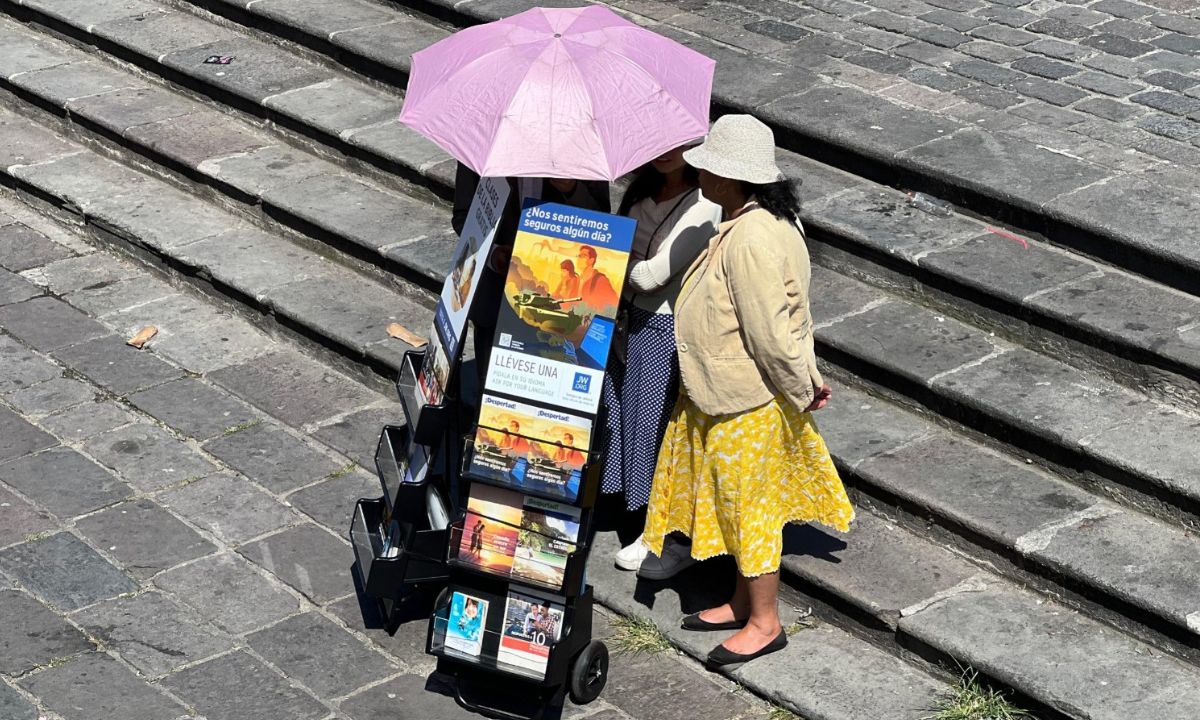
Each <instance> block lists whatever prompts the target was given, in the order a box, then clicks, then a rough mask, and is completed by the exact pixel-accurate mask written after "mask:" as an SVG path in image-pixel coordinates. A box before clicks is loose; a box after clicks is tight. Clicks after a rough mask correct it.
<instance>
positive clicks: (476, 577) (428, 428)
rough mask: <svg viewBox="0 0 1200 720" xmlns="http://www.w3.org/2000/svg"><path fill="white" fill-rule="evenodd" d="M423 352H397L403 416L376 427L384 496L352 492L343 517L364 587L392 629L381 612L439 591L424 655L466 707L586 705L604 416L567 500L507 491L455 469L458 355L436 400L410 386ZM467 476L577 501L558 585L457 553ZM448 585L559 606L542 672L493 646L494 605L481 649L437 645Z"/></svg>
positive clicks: (600, 678) (499, 711)
mask: <svg viewBox="0 0 1200 720" xmlns="http://www.w3.org/2000/svg"><path fill="white" fill-rule="evenodd" d="M422 355H423V354H422V353H421V352H418V351H409V352H408V353H406V354H405V360H404V365H403V369H402V372H401V374H400V377H399V379H398V380H397V383H396V389H397V394H398V395H399V397H400V401H401V405H402V406H403V408H404V414H405V421H406V424H405V425H403V426H386V427H384V428H383V430H382V432H381V433H380V438H379V445H378V448H377V450H376V455H375V462H376V470H377V471H378V474H379V479H380V485H381V488H382V490H383V497H382V498H377V499H368V498H364V499H361V500H359V501H358V504H357V506H356V508H355V513H354V517H353V519H352V522H351V528H350V540H351V543H352V544H353V546H354V552H355V555H356V558H357V560H358V568H359V572H360V574H361V579H362V583H363V589H364V591H365V592H366V594H367V595H369V596H371V597H374V598H376V599H377V600H378V601H379V602H380V604H381V607H382V609H383V612H384V616H385V617H387V618H388V626H389V628H393V629H394V624H393V622H392V618H394V617H395V614H396V612H397V608H398V605H399V604H400V603H401V601H402V600H403V599H404V598H405V597H407V596H408V595H409V594H410V593H412V592H413V591H415V590H418V589H432V590H440V593H439V595H438V598H437V600H436V602H435V604H434V612H433V615H432V617H431V618H430V621H429V631H428V635H427V639H426V651H427V652H428V653H429V654H431V655H434V656H435V657H437V658H438V669H439V671H440V672H442V673H444V674H445V675H447V676H449V677H451V678H453V680H454V684H455V697H456V700H457V701H458V703H459V704H460V705H462V706H463V707H465V708H467V709H469V710H472V711H474V712H478V713H480V714H483V715H487V716H491V717H496V718H502V719H503V720H531V719H537V718H541V717H542V716H543V714H544V713H545V710H546V708H547V707H561V706H562V702H563V700H564V698H565V696H566V695H568V694H569V695H570V697H571V699H572V700H574V701H575V702H576V703H579V704H584V703H588V702H591V701H592V700H594V699H596V697H598V696H599V694H600V692H601V691H602V690H603V688H604V685H605V683H606V682H607V672H608V649H607V648H606V647H605V646H604V644H603V643H601V642H599V641H596V640H593V639H592V602H593V600H592V590H591V587H590V586H587V585H585V584H584V582H583V579H584V574H585V566H586V563H587V556H588V551H589V550H590V538H591V532H590V530H591V523H592V518H591V513H592V510H593V506H594V503H595V499H596V496H597V494H598V491H599V485H600V477H599V467H600V462H599V461H600V459H601V458H600V457H599V455H598V453H597V452H596V451H595V448H596V447H597V446H598V445H599V444H600V442H599V439H600V437H601V435H602V432H601V430H602V428H603V422H602V420H603V418H602V417H598V418H596V421H595V425H594V430H593V433H592V437H591V442H592V448H590V449H589V452H588V454H587V460H588V462H587V464H586V465H585V466H584V468H583V469H582V470H581V471H580V476H581V477H580V486H579V488H578V492H577V493H575V495H574V497H572V498H563V497H560V496H555V495H552V494H549V495H548V494H544V493H539V492H538V491H537V490H536V489H531V488H522V487H514V486H513V485H512V484H506V483H504V482H500V481H497V480H496V479H495V478H484V477H473V476H472V475H471V474H470V473H469V472H466V468H467V466H468V464H469V461H470V457H471V453H472V452H473V432H472V433H470V434H469V435H468V434H467V433H465V432H464V431H466V430H467V429H468V427H464V426H463V425H462V420H463V418H462V415H463V413H462V412H461V408H462V405H461V402H460V400H461V399H460V398H458V397H457V396H456V395H455V394H452V392H451V390H452V388H454V387H457V378H456V375H457V374H458V372H459V363H454V365H453V366H452V372H451V378H450V383H449V384H450V387H449V388H447V395H446V397H445V398H444V399H443V402H442V403H441V404H438V405H430V404H423V403H422V402H421V397H420V396H419V392H420V390H419V389H418V388H417V369H418V368H420V367H421V359H422ZM470 427H471V429H473V426H470ZM422 453H423V455H424V461H425V470H424V474H423V475H422V474H421V473H418V472H414V471H413V467H412V465H413V462H414V461H413V458H414V457H417V458H420V457H421V456H422ZM470 483H480V484H486V485H497V486H500V487H506V488H509V489H512V490H516V491H518V492H521V493H522V494H528V495H531V496H534V497H542V498H544V499H551V500H554V501H556V502H564V501H565V504H569V505H573V506H574V507H577V508H579V510H580V524H579V532H578V538H577V542H576V543H575V544H574V545H575V547H574V551H573V552H571V553H570V554H569V556H568V559H567V563H566V568H565V570H564V579H563V582H562V583H561V584H559V585H557V586H554V587H550V586H548V585H547V584H544V583H538V582H526V581H525V580H524V579H521V578H515V577H505V576H500V575H495V574H491V573H488V572H486V571H484V570H481V569H479V568H477V567H474V566H472V565H470V564H467V563H463V562H459V561H458V560H457V557H456V556H457V554H458V549H459V546H460V543H459V538H460V536H461V535H460V534H461V532H462V523H463V521H464V519H465V517H466V510H465V504H466V496H467V492H466V488H467V487H468V486H469V484H470ZM438 501H441V502H443V503H444V506H445V510H446V512H445V514H444V516H443V517H442V518H441V519H440V521H439V519H438V518H434V517H432V516H431V514H430V503H431V502H433V503H436V502H438ZM456 591H460V592H463V593H468V594H470V595H471V596H473V597H476V598H488V599H489V601H490V602H495V603H496V604H497V607H499V608H501V610H503V608H504V606H505V602H506V599H507V598H508V596H509V594H510V593H512V592H517V593H520V594H521V595H525V596H528V597H531V598H536V599H540V600H543V601H545V602H546V603H547V604H551V605H556V606H559V607H561V608H563V623H562V627H561V632H560V634H559V639H558V641H557V642H554V643H553V644H551V645H550V646H549V653H548V656H547V658H546V664H545V670H544V672H539V671H538V670H537V669H530V668H528V667H523V666H521V665H519V664H513V663H508V662H504V661H503V660H502V659H500V658H499V657H498V653H497V652H496V650H495V649H496V647H498V643H499V636H500V633H502V632H503V622H504V613H503V612H502V611H501V612H498V613H493V614H492V615H491V616H489V618H488V620H489V622H488V625H489V627H488V628H484V629H482V632H483V633H484V640H483V642H484V644H487V645H488V648H489V650H490V652H487V653H484V652H482V651H481V652H479V653H478V654H474V655H472V654H470V653H464V652H460V651H457V650H455V649H454V648H453V647H451V646H450V645H448V644H447V643H446V642H445V637H446V625H447V623H448V622H449V608H450V598H451V597H452V595H453V593H454V592H456ZM506 699H507V700H515V701H517V702H516V703H515V704H516V705H524V706H525V709H524V710H521V711H514V710H513V709H512V708H511V707H509V708H505V707H503V705H504V704H505V703H503V702H499V701H502V700H506ZM521 701H524V702H521ZM511 704H512V703H510V705H511Z"/></svg>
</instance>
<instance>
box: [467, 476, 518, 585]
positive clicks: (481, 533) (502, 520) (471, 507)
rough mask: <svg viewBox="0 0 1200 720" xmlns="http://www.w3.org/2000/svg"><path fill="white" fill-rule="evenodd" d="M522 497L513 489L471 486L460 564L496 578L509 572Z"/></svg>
mask: <svg viewBox="0 0 1200 720" xmlns="http://www.w3.org/2000/svg"><path fill="white" fill-rule="evenodd" d="M522 499H523V497H522V495H521V494H520V493H518V492H515V491H513V490H505V489H503V488H497V487H491V486H490V485H483V484H474V485H472V486H471V494H470V496H469V497H468V498H467V515H466V521H465V522H464V524H463V531H462V539H461V540H459V546H458V560H459V562H465V563H470V564H472V565H476V566H478V567H480V568H482V569H484V570H487V571H488V572H492V573H496V574H497V575H508V574H509V573H510V572H511V571H512V565H513V556H514V555H515V554H516V551H517V536H518V532H519V528H520V527H521V515H522V513H523V504H522Z"/></svg>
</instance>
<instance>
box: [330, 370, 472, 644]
mask: <svg viewBox="0 0 1200 720" xmlns="http://www.w3.org/2000/svg"><path fill="white" fill-rule="evenodd" d="M421 358H422V354H421V353H412V352H410V353H408V354H407V355H406V357H405V364H404V366H403V368H402V370H401V374H400V377H399V379H398V380H397V382H396V387H397V388H398V389H399V391H400V399H401V404H402V406H403V408H404V414H405V416H406V417H405V419H406V420H407V421H408V422H406V423H405V424H404V425H385V426H384V427H383V429H382V430H381V431H380V433H379V441H378V444H377V445H376V450H375V469H376V472H377V474H378V476H379V485H380V490H381V491H382V496H381V497H379V498H363V499H361V500H359V501H358V503H357V505H356V506H355V509H354V515H353V516H352V518H351V523H350V543H351V545H352V546H353V548H354V555H355V559H356V561H357V567H358V572H359V575H360V579H361V583H362V588H363V591H364V593H365V594H366V595H367V596H369V597H371V598H373V599H375V600H376V601H377V602H379V604H380V605H381V606H382V609H383V614H384V616H385V617H386V618H387V619H388V626H389V627H390V626H393V624H394V623H393V622H392V618H393V614H394V612H395V611H396V610H397V609H398V605H399V602H400V601H401V600H402V599H404V598H405V597H407V596H408V595H409V594H410V593H411V592H412V591H414V590H416V589H418V588H432V589H434V590H437V589H440V587H441V586H442V585H444V584H445V582H446V580H447V578H448V569H447V564H446V544H447V537H448V534H449V521H450V520H451V519H452V518H454V517H455V516H457V514H458V510H457V505H456V503H457V498H456V491H457V480H456V475H457V464H458V463H457V462H452V463H448V461H449V460H452V459H453V456H454V455H455V454H456V446H457V443H456V442H447V438H454V437H457V430H456V429H454V428H452V427H450V426H449V425H448V424H447V420H448V419H449V418H450V417H452V416H451V415H450V413H448V412H447V411H446V406H445V405H442V406H434V405H425V406H424V407H419V406H418V405H416V404H415V403H416V402H417V401H416V397H415V395H414V393H415V390H414V391H413V392H409V393H408V394H407V396H406V389H409V390H411V389H413V388H415V387H416V368H417V367H419V366H420V362H421ZM414 360H415V364H414ZM410 428H411V430H410ZM418 429H420V430H422V431H423V432H424V433H425V435H426V436H434V437H435V440H436V442H434V443H432V444H426V443H421V442H419V441H418V440H419V437H420V436H418V434H417V432H416V431H417V430H418ZM438 433H441V437H440V439H438V438H437V435H438ZM442 450H449V451H451V452H449V453H446V457H439V455H438V453H439V451H442ZM439 461H440V462H439ZM439 465H440V466H441V470H439V469H438V466H439Z"/></svg>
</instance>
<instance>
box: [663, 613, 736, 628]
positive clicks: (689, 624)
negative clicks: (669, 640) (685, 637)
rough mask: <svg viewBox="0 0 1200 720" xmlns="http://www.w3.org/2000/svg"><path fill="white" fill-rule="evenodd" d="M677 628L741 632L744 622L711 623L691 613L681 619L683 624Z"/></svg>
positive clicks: (698, 614)
mask: <svg viewBox="0 0 1200 720" xmlns="http://www.w3.org/2000/svg"><path fill="white" fill-rule="evenodd" d="M679 626H680V627H681V628H683V629H684V630H698V631H701V632H704V631H709V630H741V629H742V628H744V627H746V621H745V620H730V621H729V622H719V623H713V622H709V621H707V620H705V619H704V618H702V617H700V613H692V614H691V615H686V616H684V618H683V622H681V623H679Z"/></svg>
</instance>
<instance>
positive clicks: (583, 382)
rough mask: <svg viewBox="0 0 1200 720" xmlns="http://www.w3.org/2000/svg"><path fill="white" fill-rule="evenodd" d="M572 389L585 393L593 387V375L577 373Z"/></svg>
mask: <svg viewBox="0 0 1200 720" xmlns="http://www.w3.org/2000/svg"><path fill="white" fill-rule="evenodd" d="M571 389H572V390H574V391H575V392H578V393H585V392H588V391H590V390H591V389H592V376H591V375H588V374H587V373H581V372H577V373H575V382H574V383H572V385H571Z"/></svg>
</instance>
